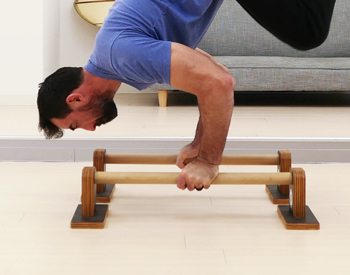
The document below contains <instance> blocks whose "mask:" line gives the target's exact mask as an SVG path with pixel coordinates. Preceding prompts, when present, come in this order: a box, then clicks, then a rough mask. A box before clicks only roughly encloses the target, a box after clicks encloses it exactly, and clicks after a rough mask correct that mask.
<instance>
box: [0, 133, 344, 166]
mask: <svg viewBox="0 0 350 275" xmlns="http://www.w3.org/2000/svg"><path fill="white" fill-rule="evenodd" d="M190 140H191V139H190V138H185V137H184V138H119V139H118V138H113V139H108V138H100V139H87V138H85V139H61V140H44V139H37V138H28V139H23V138H21V139H18V138H17V139H16V138H4V139H0V161H52V162H81V161H92V154H93V151H94V150H95V149H97V148H105V149H107V151H108V152H113V153H118V152H120V153H135V154H136V153H140V154H151V153H164V154H176V153H177V152H178V151H179V149H180V148H181V147H182V146H184V145H185V144H187V143H188V142H190ZM279 149H287V150H290V151H291V152H292V157H293V163H328V162H349V161H350V139H332V138H328V139H327V138H324V139H306V138H293V139H290V138H276V139H271V138H232V139H229V140H228V141H227V143H226V148H225V154H235V153H239V154H245V153H247V154H249V153H254V154H255V153H256V154H271V153H276V152H277V151H278V150H279Z"/></svg>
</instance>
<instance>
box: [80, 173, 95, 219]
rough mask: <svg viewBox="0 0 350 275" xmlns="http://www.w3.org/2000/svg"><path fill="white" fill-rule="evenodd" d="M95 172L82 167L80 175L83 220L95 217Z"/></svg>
mask: <svg viewBox="0 0 350 275" xmlns="http://www.w3.org/2000/svg"><path fill="white" fill-rule="evenodd" d="M95 171H96V169H95V168H94V167H84V169H83V175H82V189H81V205H82V216H83V218H89V217H93V216H94V215H95V192H96V190H95V188H96V185H95Z"/></svg>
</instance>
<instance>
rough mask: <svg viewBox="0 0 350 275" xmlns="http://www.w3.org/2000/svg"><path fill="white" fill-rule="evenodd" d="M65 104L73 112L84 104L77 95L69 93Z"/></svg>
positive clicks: (82, 98)
mask: <svg viewBox="0 0 350 275" xmlns="http://www.w3.org/2000/svg"><path fill="white" fill-rule="evenodd" d="M66 103H67V105H68V106H69V107H70V108H71V109H72V110H75V109H77V108H79V107H81V106H83V105H84V104H85V99H84V97H83V96H82V95H81V94H79V93H71V94H70V95H68V96H67V97H66Z"/></svg>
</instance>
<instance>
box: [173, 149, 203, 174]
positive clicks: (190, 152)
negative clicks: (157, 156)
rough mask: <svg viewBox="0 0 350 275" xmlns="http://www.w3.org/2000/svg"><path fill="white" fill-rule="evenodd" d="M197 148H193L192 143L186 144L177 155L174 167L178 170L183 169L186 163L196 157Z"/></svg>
mask: <svg viewBox="0 0 350 275" xmlns="http://www.w3.org/2000/svg"><path fill="white" fill-rule="evenodd" d="M198 153H199V146H194V145H193V144H192V143H190V144H187V145H186V146H185V147H184V148H182V149H181V151H180V153H179V154H178V155H177V159H176V165H177V167H179V168H181V169H182V168H184V167H185V166H186V165H187V164H188V163H190V162H191V161H192V160H194V159H196V158H197V157H198Z"/></svg>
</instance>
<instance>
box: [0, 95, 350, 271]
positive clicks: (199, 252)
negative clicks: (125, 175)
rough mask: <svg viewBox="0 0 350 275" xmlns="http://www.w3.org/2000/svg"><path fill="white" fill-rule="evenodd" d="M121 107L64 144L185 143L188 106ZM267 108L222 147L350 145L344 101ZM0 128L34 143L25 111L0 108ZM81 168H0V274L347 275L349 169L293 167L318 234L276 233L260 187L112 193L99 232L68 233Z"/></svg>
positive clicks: (150, 103) (146, 102)
mask: <svg viewBox="0 0 350 275" xmlns="http://www.w3.org/2000/svg"><path fill="white" fill-rule="evenodd" d="M130 98H131V100H130V99H127V98H125V96H119V97H117V102H118V106H119V112H120V115H119V117H118V119H117V120H116V121H115V122H113V123H111V124H109V125H106V126H104V127H101V128H100V129H99V130H98V131H97V132H95V133H89V132H83V131H77V132H75V133H74V134H73V133H69V132H67V134H66V138H74V137H78V138H81V137H109V138H112V137H150V138H152V137H191V136H193V133H194V127H195V124H196V120H197V115H198V113H197V108H196V107H195V106H193V105H188V104H187V105H186V104H174V103H173V102H170V103H171V105H172V106H171V107H170V108H165V109H160V108H158V107H157V102H156V97H152V96H147V95H137V96H136V97H135V96H131V97H130ZM269 100H270V99H269V98H268V97H267V98H265V101H266V103H267V106H264V105H257V106H255V105H241V106H238V107H237V108H236V109H235V111H234V119H233V121H232V124H231V128H230V137H258V138H259V137H274V138H275V137H281V138H283V137H305V138H328V137H331V138H349V136H350V128H349V117H350V109H349V108H348V106H349V103H346V102H349V100H348V99H346V100H345V101H344V103H345V104H344V105H343V104H335V105H332V104H330V105H328V106H327V105H326V106H325V105H322V104H321V105H317V104H316V105H311V106H308V105H307V104H306V105H305V104H302V105H297V106H294V105H293V104H290V105H287V106H280V105H278V104H277V105H273V104H269V103H270V102H269ZM288 100H289V99H287V101H288ZM290 100H291V102H290V103H293V99H290ZM339 100H340V101H342V97H340V99H338V100H337V101H339ZM0 122H1V125H2V127H1V129H0V137H5V138H6V137H10V138H12V137H14V138H23V137H24V138H40V137H41V136H40V135H39V134H38V132H37V130H36V125H37V112H36V107H35V105H34V104H33V105H32V106H29V105H28V106H0ZM135 125H137V127H135ZM85 165H91V163H9V162H2V163H0V173H1V183H0V215H1V221H0V274H1V275H21V274H33V275H41V274H45V275H47V274H50V275H54V274H60V275H62V274H74V275H76V274H84V275H89V274H93V275H95V274H122V275H125V274H137V275H139V274H152V275H156V274H161V275H163V274H174V275H186V274H191V275H193V274H200V275H203V274H208V275H217V274H219V275H221V274H227V275H228V274H229V275H232V274H244V275H245V274H253V275H255V274H259V275H261V274H269V275H273V274H286V275H287V274H293V275H294V274H300V275H303V274H326V275H329V274H332V275H347V274H350V262H349V259H350V234H349V232H350V214H349V213H350V211H349V210H350V201H349V197H350V185H349V171H350V162H349V163H342V164H336V163H333V164H317V165H316V164H314V165H313V164H307V165H301V166H303V167H304V168H305V170H306V173H307V203H308V205H309V206H310V208H311V209H312V211H313V212H314V214H315V215H316V217H317V218H318V219H319V221H320V223H321V230H320V231H287V230H285V229H284V227H283V225H282V223H281V221H280V220H279V218H278V216H277V212H276V206H274V205H272V204H271V203H270V201H269V200H268V198H267V195H266V193H265V191H264V188H263V187H262V186H248V187H246V186H244V187H242V186H230V187H223V186H213V187H212V188H211V189H210V190H208V191H202V192H188V191H180V190H177V189H176V188H175V187H173V186H154V185H148V186H137V185H133V186H131V185H129V186H127V185H123V186H120V187H118V189H117V191H116V192H115V194H114V199H113V201H112V203H111V204H110V212H109V217H108V221H107V225H106V228H105V229H103V230H72V229H70V226H69V225H70V220H71V218H72V215H73V213H74V211H75V208H76V206H77V204H78V203H79V199H80V193H81V190H80V188H81V187H80V184H81V183H80V177H81V168H82V167H83V166H85ZM298 166H300V165H299V164H298ZM108 168H109V169H110V170H117V171H122V170H124V171H125V170H127V171H132V170H133V169H135V168H134V167H131V166H126V167H108ZM142 169H146V170H147V171H150V170H152V171H161V170H170V171H174V170H176V168H175V167H164V166H162V167H160V166H154V167H148V168H146V167H143V168H142ZM225 169H227V168H226V167H223V168H222V171H225ZM234 169H235V171H242V170H243V171H266V170H268V171H270V170H271V169H272V171H274V170H275V169H274V168H259V167H255V168H252V167H246V168H242V167H239V168H234Z"/></svg>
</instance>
